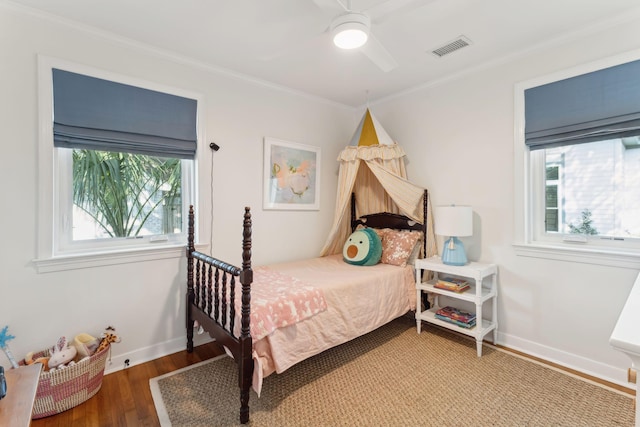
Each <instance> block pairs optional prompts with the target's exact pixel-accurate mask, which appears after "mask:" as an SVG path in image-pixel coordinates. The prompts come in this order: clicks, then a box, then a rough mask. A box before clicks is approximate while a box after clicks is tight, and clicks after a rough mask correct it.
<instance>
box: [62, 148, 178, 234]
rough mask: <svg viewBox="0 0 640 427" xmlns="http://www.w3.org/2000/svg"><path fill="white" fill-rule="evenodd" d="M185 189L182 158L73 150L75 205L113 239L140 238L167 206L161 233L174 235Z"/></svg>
mask: <svg viewBox="0 0 640 427" xmlns="http://www.w3.org/2000/svg"><path fill="white" fill-rule="evenodd" d="M180 190H181V168H180V159H171V158H161V157H151V156H143V155H137V154H128V153H117V152H105V151H94V150H73V202H74V204H75V205H76V206H78V207H79V208H81V209H82V210H83V211H85V212H86V213H87V214H88V215H89V216H90V217H92V218H93V220H94V221H95V222H96V224H97V225H98V226H99V227H100V228H101V229H103V230H104V231H105V232H106V233H107V234H108V236H110V237H130V236H138V235H139V234H140V232H141V231H142V230H143V227H144V226H145V223H147V221H148V220H149V219H150V218H152V217H153V216H154V215H156V216H158V211H157V210H156V209H157V208H158V207H163V206H166V207H168V208H169V209H168V211H167V212H165V215H164V217H165V218H162V223H163V226H162V228H163V230H162V232H163V234H166V233H172V232H173V229H174V224H173V216H174V215H172V213H171V208H172V207H173V206H175V205H176V203H177V204H178V205H179V204H180V197H181V193H180ZM166 217H169V218H168V219H167V218H166Z"/></svg>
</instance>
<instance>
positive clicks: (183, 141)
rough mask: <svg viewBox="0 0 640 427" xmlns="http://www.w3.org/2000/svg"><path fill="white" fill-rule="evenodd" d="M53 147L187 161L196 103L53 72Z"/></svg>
mask: <svg viewBox="0 0 640 427" xmlns="http://www.w3.org/2000/svg"><path fill="white" fill-rule="evenodd" d="M53 108H54V109H53V111H54V117H53V139H54V145H55V146H56V147H62V148H76V149H89V150H100V151H117V152H125V153H135V154H145V155H150V156H161V157H173V158H181V159H184V158H193V157H194V156H195V153H196V146H197V137H196V112H197V101H196V100H195V99H189V98H183V97H180V96H175V95H170V94H167V93H162V92H156V91H153V90H148V89H143V88H140V87H136V86H129V85H126V84H121V83H116V82H112V81H109V80H103V79H98V78H95V77H89V76H85V75H82V74H76V73H72V72H69V71H63V70H58V69H54V70H53Z"/></svg>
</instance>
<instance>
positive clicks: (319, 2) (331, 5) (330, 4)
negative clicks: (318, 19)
mask: <svg viewBox="0 0 640 427" xmlns="http://www.w3.org/2000/svg"><path fill="white" fill-rule="evenodd" d="M313 2H314V3H315V4H316V6H318V7H319V8H320V9H325V10H332V9H335V10H338V11H340V12H344V11H346V10H347V8H346V6H345V5H344V4H343V3H342V2H340V1H337V0H313Z"/></svg>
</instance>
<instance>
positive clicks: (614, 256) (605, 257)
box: [513, 243, 640, 270]
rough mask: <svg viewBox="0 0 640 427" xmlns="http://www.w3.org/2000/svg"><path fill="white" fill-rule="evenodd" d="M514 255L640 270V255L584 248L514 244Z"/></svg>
mask: <svg viewBox="0 0 640 427" xmlns="http://www.w3.org/2000/svg"><path fill="white" fill-rule="evenodd" d="M513 247H514V249H515V251H516V254H517V255H519V256H524V257H532V258H544V259H553V260H557V261H567V262H579V263H584V264H594V265H605V266H608V267H622V268H630V269H633V270H640V253H637V252H620V251H612V250H606V249H594V248H585V247H575V246H571V247H567V246H559V245H550V244H549V245H542V244H525V243H514V244H513Z"/></svg>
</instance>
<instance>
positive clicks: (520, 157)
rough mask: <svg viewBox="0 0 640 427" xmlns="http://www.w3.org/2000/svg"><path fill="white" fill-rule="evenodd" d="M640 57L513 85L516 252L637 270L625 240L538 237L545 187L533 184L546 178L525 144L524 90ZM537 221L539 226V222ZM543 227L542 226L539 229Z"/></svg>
mask: <svg viewBox="0 0 640 427" xmlns="http://www.w3.org/2000/svg"><path fill="white" fill-rule="evenodd" d="M638 59H640V50H635V51H631V52H627V53H624V54H621V55H616V56H612V57H608V58H604V59H601V60H599V61H594V62H591V63H587V64H583V65H579V66H576V67H573V68H569V69H565V70H561V71H557V72H554V73H551V74H547V75H544V76H540V77H537V78H533V79H531V80H527V81H524V82H519V83H516V84H515V87H514V214H515V218H514V226H515V234H514V243H513V247H514V249H515V251H516V254H517V255H520V256H526V257H534V258H544V259H553V260H560V261H570V262H580V263H587V264H597V265H606V266H614V267H623V268H631V269H640V249H637V248H634V247H632V245H629V244H625V243H624V242H614V241H606V242H598V243H597V244H596V243H595V242H593V241H592V242H588V243H586V244H584V243H575V242H569V241H563V239H562V237H561V236H562V235H561V234H560V233H559V234H560V235H559V236H558V238H557V239H549V238H548V236H546V237H545V238H541V236H542V235H543V234H546V233H545V232H544V221H542V222H540V221H536V218H535V215H534V210H535V209H538V208H539V207H540V206H542V209H543V210H544V207H545V202H544V196H545V193H544V190H545V186H543V187H542V191H541V192H540V191H538V192H536V191H534V186H535V185H536V184H539V183H540V182H544V180H545V167H544V166H545V165H544V159H542V160H540V157H542V158H543V157H544V156H539V155H534V153H532V152H531V151H530V150H529V148H528V147H526V145H525V96H524V93H525V90H527V89H530V88H533V87H536V86H540V85H544V84H547V83H552V82H555V81H558V80H563V79H567V78H571V77H574V76H577V75H580V74H584V73H589V72H593V71H598V70H601V69H603V68H608V67H612V66H615V65H620V64H624V63H626V62H631V61H636V60H638ZM540 223H541V224H542V225H540ZM541 228H542V229H541Z"/></svg>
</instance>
